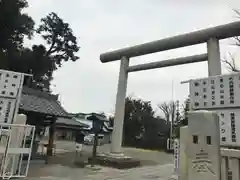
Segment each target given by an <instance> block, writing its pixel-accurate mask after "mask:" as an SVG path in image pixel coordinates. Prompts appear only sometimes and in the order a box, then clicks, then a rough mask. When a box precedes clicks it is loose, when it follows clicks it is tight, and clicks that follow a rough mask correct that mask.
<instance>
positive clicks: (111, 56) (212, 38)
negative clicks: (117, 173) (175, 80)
mask: <svg viewBox="0 0 240 180" xmlns="http://www.w3.org/2000/svg"><path fill="white" fill-rule="evenodd" d="M234 36H240V21H237V22H234V23H230V24H226V25H221V26H217V27H214V28H208V29H205V30H200V31H196V32H192V33H187V34H183V35H178V36H174V37H170V38H166V39H162V40H157V41H153V42H149V43H145V44H141V45H137V46H133V47H129V48H124V49H120V50H116V51H112V52H108V53H104V54H101V55H100V60H101V62H103V63H107V62H111V61H116V60H121V63H120V72H119V80H118V90H117V98H116V105H115V121H114V128H113V134H112V143H111V150H110V151H111V154H112V156H116V157H119V156H123V157H124V154H123V153H122V150H121V144H122V132H123V120H124V110H125V98H126V90H127V79H128V73H130V72H135V71H141V70H147V69H154V68H161V67H168V66H175V65H180V64H187V63H194V62H201V61H206V60H207V61H208V75H209V76H216V75H220V74H221V61H220V52H219V40H221V39H226V38H230V37H234ZM200 43H207V54H201V55H196V56H190V57H182V58H177V59H170V60H166V61H158V62H154V63H147V64H141V65H135V66H129V60H130V58H132V57H137V56H142V55H146V54H151V53H156V52H160V51H165V50H170V49H176V48H180V47H185V46H191V45H196V44H200Z"/></svg>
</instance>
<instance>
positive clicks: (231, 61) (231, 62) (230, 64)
mask: <svg viewBox="0 0 240 180" xmlns="http://www.w3.org/2000/svg"><path fill="white" fill-rule="evenodd" d="M233 11H234V12H235V13H236V17H237V18H240V10H238V9H234V10H233ZM234 39H235V43H234V44H233V45H235V46H239V47H240V37H235V38H234ZM222 62H223V63H225V64H226V66H227V68H228V69H229V71H232V72H240V69H239V68H238V67H237V65H236V58H235V57H234V56H233V55H232V54H231V53H229V58H224V60H222Z"/></svg>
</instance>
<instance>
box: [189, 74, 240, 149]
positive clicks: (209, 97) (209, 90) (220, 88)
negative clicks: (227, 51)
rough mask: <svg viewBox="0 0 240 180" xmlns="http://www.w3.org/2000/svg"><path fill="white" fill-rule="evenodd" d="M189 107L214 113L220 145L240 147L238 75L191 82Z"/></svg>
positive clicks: (239, 79) (239, 81)
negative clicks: (217, 123)
mask: <svg viewBox="0 0 240 180" xmlns="http://www.w3.org/2000/svg"><path fill="white" fill-rule="evenodd" d="M190 106H191V109H193V110H200V109H205V110H210V111H211V110H213V111H216V112H217V113H218V115H219V117H220V136H221V137H220V143H221V145H222V146H231V147H240V138H238V136H239V137H240V122H239V121H237V119H239V118H240V73H234V74H228V75H221V76H214V77H208V78H203V79H196V80H191V81H190Z"/></svg>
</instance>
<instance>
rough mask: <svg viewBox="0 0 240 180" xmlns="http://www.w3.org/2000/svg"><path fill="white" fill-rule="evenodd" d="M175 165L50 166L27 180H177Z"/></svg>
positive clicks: (39, 170)
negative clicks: (125, 166)
mask: <svg viewBox="0 0 240 180" xmlns="http://www.w3.org/2000/svg"><path fill="white" fill-rule="evenodd" d="M172 172H173V165H172V164H166V165H157V166H145V167H140V168H135V169H128V170H118V169H112V168H107V167H99V169H97V170H96V169H95V170H94V169H91V168H84V169H81V168H70V167H67V166H61V165H49V166H45V167H44V168H41V169H38V172H36V174H35V176H38V177H28V178H27V180H43V179H45V180H76V179H84V180H133V179H134V180H135V179H136V180H175V179H176V177H174V176H173V173H172Z"/></svg>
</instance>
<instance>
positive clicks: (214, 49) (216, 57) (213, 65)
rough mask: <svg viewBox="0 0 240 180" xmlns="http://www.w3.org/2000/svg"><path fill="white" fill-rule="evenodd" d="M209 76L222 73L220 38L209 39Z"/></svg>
mask: <svg viewBox="0 0 240 180" xmlns="http://www.w3.org/2000/svg"><path fill="white" fill-rule="evenodd" d="M207 52H208V76H217V75H221V74H222V69H221V57H220V48H219V40H218V39H216V38H211V39H209V40H208V41H207Z"/></svg>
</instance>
